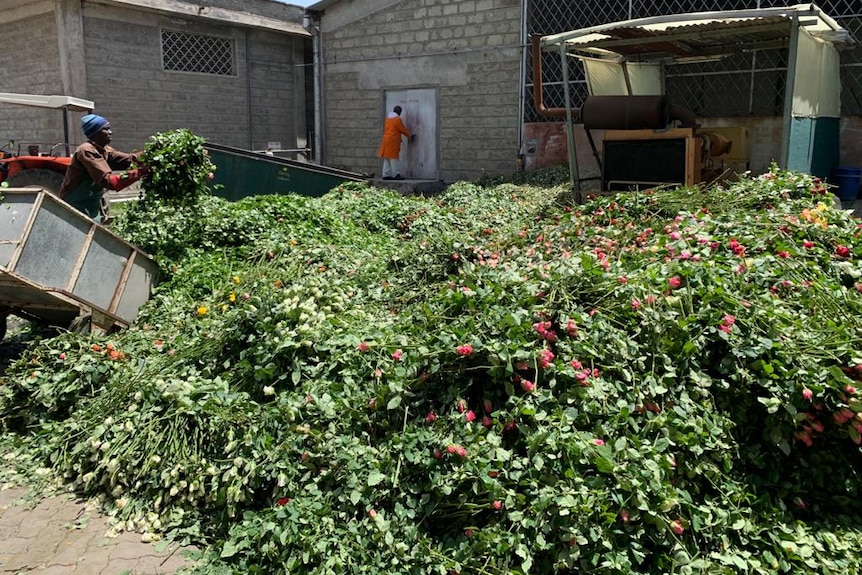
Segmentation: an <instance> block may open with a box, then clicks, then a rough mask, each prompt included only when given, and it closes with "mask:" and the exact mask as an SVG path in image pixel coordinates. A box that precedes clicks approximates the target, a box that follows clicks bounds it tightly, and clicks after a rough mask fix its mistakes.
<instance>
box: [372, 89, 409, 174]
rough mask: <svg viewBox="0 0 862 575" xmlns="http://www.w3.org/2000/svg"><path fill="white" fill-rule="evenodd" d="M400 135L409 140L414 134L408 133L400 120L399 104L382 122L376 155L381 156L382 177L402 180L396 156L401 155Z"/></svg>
mask: <svg viewBox="0 0 862 575" xmlns="http://www.w3.org/2000/svg"><path fill="white" fill-rule="evenodd" d="M401 136H406V137H407V138H408V139H409V140H410V141H411V142H412V141H413V140H414V139H416V136H415V135H413V134H411V133H410V130H408V129H407V126H405V125H404V122H402V121H401V106H395V107H394V108H393V109H392V111H391V112H389V114H388V115H387V116H386V122H385V123H384V124H383V139H382V140H381V141H380V149H378V150H377V155H378V156H380V157H381V158H383V179H384V180H403V179H404V178H403V177H401V171H400V169H399V166H398V158H399V157H400V156H401Z"/></svg>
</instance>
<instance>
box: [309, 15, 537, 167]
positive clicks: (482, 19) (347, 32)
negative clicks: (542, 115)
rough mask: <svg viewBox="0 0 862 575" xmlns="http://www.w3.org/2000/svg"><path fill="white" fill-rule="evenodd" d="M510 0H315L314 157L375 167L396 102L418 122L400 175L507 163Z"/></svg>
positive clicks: (514, 31)
mask: <svg viewBox="0 0 862 575" xmlns="http://www.w3.org/2000/svg"><path fill="white" fill-rule="evenodd" d="M525 5H526V2H522V1H520V0H461V1H448V2H443V1H439V0H437V1H435V0H406V1H392V0H375V1H370V0H369V1H362V0H356V1H339V0H323V1H322V2H318V3H316V4H312V5H311V6H310V7H309V14H310V16H311V17H312V18H311V19H310V20H311V21H310V22H308V23H309V28H310V29H311V31H312V34H313V37H314V39H313V42H314V51H315V62H316V63H317V66H316V68H317V70H316V71H317V73H318V78H320V83H319V85H318V86H317V91H318V98H317V101H318V103H319V106H320V107H319V109H318V113H319V116H318V120H317V121H318V124H319V125H320V126H321V129H319V130H317V133H318V134H319V139H318V141H317V145H318V147H319V149H320V156H321V157H322V158H323V161H324V163H326V164H329V165H333V166H338V167H343V168H347V169H352V170H356V171H362V172H367V173H376V174H380V171H381V167H380V165H379V159H378V158H377V147H378V145H379V143H380V134H381V131H382V125H383V119H384V118H385V115H386V113H387V112H389V111H391V110H392V108H393V107H394V106H395V105H400V106H401V107H402V109H403V110H404V112H403V113H402V116H401V117H402V119H403V120H404V122H405V124H406V125H407V127H408V129H410V130H411V131H412V132H415V133H416V140H415V141H414V142H413V143H411V144H408V145H407V146H406V148H404V149H403V150H402V173H403V175H404V176H405V177H407V178H416V179H431V180H435V179H441V180H444V181H455V180H459V179H473V178H476V177H478V176H481V175H483V174H498V173H508V172H513V171H515V170H516V169H517V164H516V161H517V159H518V149H519V145H520V143H519V138H520V126H521V121H520V118H521V116H522V107H523V96H522V91H521V82H520V78H521V77H522V76H523V74H522V66H523V56H524V51H523V45H524V42H525V37H524V36H523V34H522V26H521V22H522V10H523V9H524V6H525Z"/></svg>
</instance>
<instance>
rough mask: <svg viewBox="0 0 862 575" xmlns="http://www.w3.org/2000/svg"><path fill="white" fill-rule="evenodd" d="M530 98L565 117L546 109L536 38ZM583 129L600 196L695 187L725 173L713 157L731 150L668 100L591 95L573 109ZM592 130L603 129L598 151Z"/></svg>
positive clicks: (549, 115)
mask: <svg viewBox="0 0 862 575" xmlns="http://www.w3.org/2000/svg"><path fill="white" fill-rule="evenodd" d="M532 56H533V96H534V99H535V102H536V108H537V110H538V112H539V114H540V115H541V116H543V117H546V118H565V117H566V109H565V108H546V107H545V106H544V103H543V97H542V69H541V57H540V48H539V36H533V37H532ZM572 118H573V121H575V122H579V123H581V124H582V125H583V127H584V130H585V131H586V134H587V138H588V140H589V142H590V146H591V148H592V150H593V155H594V156H595V158H596V161H597V163H598V165H599V168H600V170H601V179H602V190H603V191H625V190H629V189H640V188H644V187H655V186H663V185H685V186H692V185H696V184H698V183H700V182H702V181H704V180H714V179H717V178H719V177H720V176H721V174H722V172H723V171H724V169H723V166H722V165H721V162H720V161H719V162H716V158H719V157H721V156H722V155H724V154H727V153H729V152H730V150H731V147H732V145H731V141H730V140H729V139H728V138H727V137H726V135H723V134H721V133H712V132H708V131H702V130H700V126H699V124H698V123H697V119H696V117H695V115H694V114H693V113H692V112H691V111H690V110H688V109H686V108H683V107H681V106H677V105H674V104H672V103H671V102H669V100H668V98H667V96H663V95H661V96H627V95H613V96H595V95H590V96H587V98H586V99H585V100H584V101H583V103H582V104H581V106H580V107H578V108H572ZM593 130H603V131H604V138H603V141H602V150H601V152H599V150H598V148H597V146H596V143H595V141H594V140H593V134H592V131H593Z"/></svg>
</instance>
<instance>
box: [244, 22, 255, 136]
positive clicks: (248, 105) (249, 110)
mask: <svg viewBox="0 0 862 575" xmlns="http://www.w3.org/2000/svg"><path fill="white" fill-rule="evenodd" d="M245 104H246V114H248V149H249V150H253V149H254V123H253V120H252V117H251V115H252V111H253V110H252V106H251V42H250V40H249V34H248V28H246V30H245Z"/></svg>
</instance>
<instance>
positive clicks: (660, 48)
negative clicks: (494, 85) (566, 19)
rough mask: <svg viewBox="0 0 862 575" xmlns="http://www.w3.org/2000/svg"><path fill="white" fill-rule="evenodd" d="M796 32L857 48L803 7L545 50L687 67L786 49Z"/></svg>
mask: <svg viewBox="0 0 862 575" xmlns="http://www.w3.org/2000/svg"><path fill="white" fill-rule="evenodd" d="M794 26H799V27H800V28H804V29H805V30H806V32H808V33H809V34H811V35H812V36H814V37H819V38H822V39H823V40H824V41H828V42H831V43H833V44H853V43H855V42H854V40H853V37H852V36H851V35H850V33H849V32H848V31H847V30H845V29H843V28H841V26H839V25H838V24H837V23H836V22H835V20H833V19H832V18H830V17H829V16H827V15H826V14H824V13H823V12H822V11H821V10H820V9H819V8H817V6H815V5H813V4H800V5H796V6H789V7H782V8H767V9H758V10H733V11H723V12H695V13H691V14H673V15H667V16H655V17H651V18H640V19H637V20H626V21H623V22H614V23H610V24H604V25H601V26H593V27H590V28H582V29H579V30H572V31H569V32H562V33H560V34H554V35H550V36H544V37H543V38H542V40H541V46H542V47H543V48H545V49H547V48H550V47H552V46H556V47H563V46H564V48H563V49H564V50H565V51H566V52H567V53H568V54H569V55H572V56H577V55H583V56H589V57H592V58H596V57H598V58H607V59H616V60H620V59H622V60H628V61H645V60H672V61H673V60H682V61H685V60H697V59H702V58H714V57H716V56H723V55H731V54H737V53H741V52H751V51H755V50H766V49H780V48H785V47H788V46H789V45H790V41H791V36H792V35H793V29H794Z"/></svg>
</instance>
